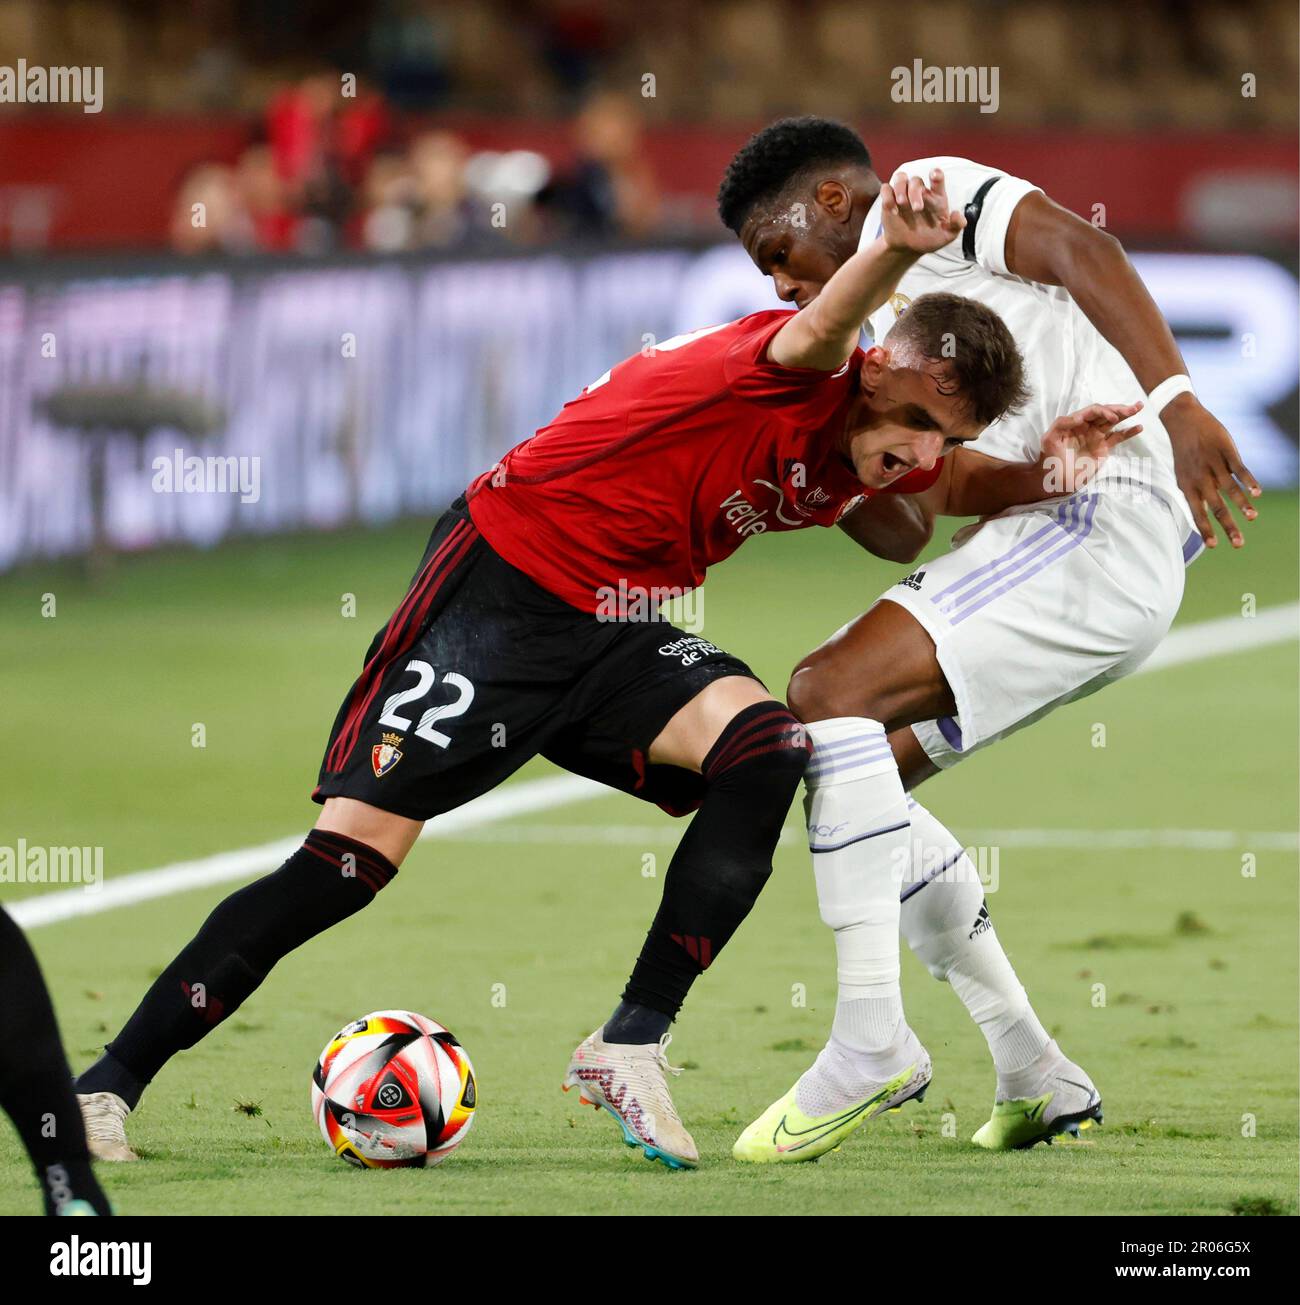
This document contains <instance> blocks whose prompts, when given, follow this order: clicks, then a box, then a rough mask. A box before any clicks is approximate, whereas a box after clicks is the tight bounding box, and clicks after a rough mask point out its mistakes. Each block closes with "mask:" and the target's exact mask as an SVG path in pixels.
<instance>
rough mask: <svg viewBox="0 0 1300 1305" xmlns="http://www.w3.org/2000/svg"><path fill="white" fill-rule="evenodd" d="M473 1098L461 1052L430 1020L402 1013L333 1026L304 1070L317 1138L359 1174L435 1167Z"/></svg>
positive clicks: (459, 1133)
mask: <svg viewBox="0 0 1300 1305" xmlns="http://www.w3.org/2000/svg"><path fill="white" fill-rule="evenodd" d="M477 1100H478V1088H477V1085H476V1083H475V1080H474V1067H473V1066H472V1065H471V1064H470V1060H469V1057H468V1056H467V1055H466V1054H465V1049H464V1048H463V1047H462V1046H461V1045H460V1043H459V1042H457V1041H456V1039H455V1038H454V1037H453V1036H452V1034H451V1033H450V1032H448V1030H447V1029H445V1028H443V1026H442V1025H441V1024H439V1023H438V1022H437V1021H436V1020H431V1019H427V1018H425V1016H423V1015H416V1014H415V1013H414V1012H412V1011H406V1010H381V1011H375V1012H374V1014H371V1015H366V1016H364V1017H363V1018H362V1019H359V1020H354V1021H353V1022H352V1023H351V1024H348V1025H346V1026H345V1027H343V1028H342V1029H340V1030H339V1031H338V1032H337V1033H336V1034H335V1035H334V1036H333V1037H332V1038H331V1039H330V1040H329V1042H328V1043H327V1044H326V1046H325V1050H324V1051H322V1052H321V1054H320V1059H319V1060H318V1061H317V1062H316V1068H315V1070H314V1072H313V1073H312V1087H311V1101H312V1113H313V1114H314V1115H315V1117H316V1124H317V1126H318V1127H319V1128H320V1131H321V1136H322V1137H324V1139H325V1141H326V1143H327V1144H328V1146H329V1148H330V1150H332V1151H333V1152H334V1154H335V1155H337V1156H339V1157H341V1158H342V1159H344V1160H346V1161H347V1162H348V1163H349V1164H352V1165H357V1166H358V1167H360V1168H364V1169H401V1168H409V1167H421V1166H423V1167H429V1166H432V1165H439V1164H441V1163H442V1162H443V1161H444V1160H446V1159H447V1157H448V1156H449V1155H451V1153H452V1152H453V1151H455V1149H456V1148H457V1147H458V1146H459V1145H460V1144H461V1143H462V1142H463V1141H464V1140H465V1135H466V1134H467V1133H468V1132H469V1128H470V1125H471V1124H472V1123H473V1122H474V1108H475V1105H476V1104H477Z"/></svg>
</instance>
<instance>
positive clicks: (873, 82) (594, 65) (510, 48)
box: [0, 0, 1297, 253]
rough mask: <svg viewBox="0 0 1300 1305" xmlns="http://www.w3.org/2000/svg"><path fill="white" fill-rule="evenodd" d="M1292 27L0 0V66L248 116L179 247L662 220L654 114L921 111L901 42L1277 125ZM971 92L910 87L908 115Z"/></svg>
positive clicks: (829, 12) (945, 58)
mask: <svg viewBox="0 0 1300 1305" xmlns="http://www.w3.org/2000/svg"><path fill="white" fill-rule="evenodd" d="M1264 32H1267V33H1269V39H1267V40H1264V39H1261V34H1262V33H1264ZM1296 46H1297V7H1296V5H1295V3H1294V0H1243V2H1241V3H1227V4H1225V3H1222V2H1219V0H1191V2H1189V3H1181V2H1178V0H1127V2H1117V0H1091V2H1090V3H1075V2H1073V0H1016V2H1014V3H1013V0H908V3H906V4H898V3H893V2H891V3H883V2H880V0H655V3H653V4H650V5H647V4H644V3H641V2H640V0H529V2H527V3H525V2H523V0H478V2H476V3H458V2H457V0H354V2H353V3H339V2H338V0H189V2H188V3H183V4H179V3H175V0H130V2H127V0H0V63H10V64H12V63H13V62H14V61H15V58H16V56H17V55H19V54H21V55H22V56H23V57H25V58H26V59H27V60H28V62H29V63H40V64H46V65H62V64H82V65H85V64H94V65H100V66H102V67H103V68H104V78H105V84H106V86H107V87H108V88H109V95H108V108H109V109H110V111H111V112H112V113H114V114H117V115H119V116H120V115H123V114H131V113H133V112H135V113H142V114H157V113H166V114H167V115H169V116H170V117H171V118H173V119H177V118H185V117H190V118H198V117H203V116H213V117H227V118H229V117H231V116H238V117H239V118H241V119H242V120H245V121H246V122H247V123H248V131H247V137H246V140H245V143H244V144H243V146H242V148H241V149H240V150H239V151H237V153H236V155H235V156H233V157H231V156H226V157H220V158H217V157H212V159H211V161H209V162H204V163H202V164H200V165H199V166H197V167H195V166H190V167H189V168H188V171H187V172H186V175H185V176H184V177H183V179H181V180H180V182H179V185H178V186H177V188H176V190H175V194H174V212H173V217H172V221H171V223H170V239H171V244H172V246H173V247H174V248H175V249H176V250H177V251H179V252H182V253H213V252H215V253H228V252H232V253H242V252H251V251H268V252H292V251H303V252H322V251H328V250H331V249H335V248H354V249H373V250H384V251H395V250H404V249H438V248H451V247H455V248H457V249H466V248H468V249H473V248H475V247H476V246H477V245H478V244H482V243H485V242H487V241H488V240H491V241H492V247H494V248H498V249H499V248H500V247H501V243H502V238H503V234H504V238H505V240H506V241H507V242H508V243H513V244H522V245H525V246H527V245H533V244H539V243H549V242H551V241H554V240H563V239H567V238H585V237H590V236H595V237H611V236H613V237H626V238H632V239H639V238H644V237H646V236H654V235H657V234H673V233H675V232H679V231H680V229H681V228H680V224H678V225H676V226H675V225H674V215H673V213H672V211H671V208H670V207H668V206H665V205H664V204H663V203H662V202H661V196H660V195H659V193H658V189H657V186H656V179H655V172H654V169H653V167H652V166H651V164H650V162H649V161H648V159H647V155H646V152H645V151H644V149H643V148H642V134H643V133H644V132H645V131H646V130H647V128H649V129H651V130H655V129H659V128H667V127H671V125H672V124H674V123H695V124H698V123H706V124H707V123H713V124H725V123H744V124H750V123H754V122H757V121H761V120H763V119H765V118H771V117H774V116H778V115H780V114H784V113H797V112H817V113H823V114H834V115H839V116H842V117H845V118H851V119H855V120H856V119H861V118H863V117H869V118H870V120H871V121H872V122H875V123H888V122H890V121H891V120H899V119H900V118H901V117H902V116H903V115H906V114H909V113H910V114H912V118H913V120H915V116H916V106H912V105H906V104H896V103H894V102H893V100H892V99H891V97H890V86H891V77H890V73H891V69H893V68H895V67H900V66H910V65H911V63H912V61H913V59H915V58H918V57H920V58H923V59H924V61H925V62H926V63H927V64H937V65H951V66H970V65H975V66H979V65H987V66H996V67H997V68H998V69H999V72H1000V88H999V104H998V111H997V114H996V115H991V116H990V117H987V118H984V119H983V120H982V121H981V123H980V125H981V126H983V125H989V126H991V125H992V124H993V118H994V117H996V122H997V125H998V127H999V128H1007V127H1012V128H1014V127H1016V126H1022V125H1032V126H1034V127H1037V128H1043V127H1047V128H1055V127H1060V128H1069V129H1077V128H1080V127H1086V128H1088V129H1090V130H1091V131H1093V132H1098V131H1105V130H1107V129H1108V128H1110V127H1111V126H1121V125H1122V126H1123V127H1125V128H1127V129H1133V128H1139V129H1143V130H1154V131H1159V130H1161V129H1165V128H1177V129H1196V128H1200V127H1206V126H1213V127H1215V128H1217V129H1232V128H1234V127H1240V128H1243V129H1246V130H1256V131H1257V130H1259V129H1261V128H1264V129H1268V128H1277V129H1279V130H1293V129H1294V125H1295V115H1296V91H1295V86H1296V81H1297V58H1296ZM305 49H310V50H313V51H315V52H317V57H314V58H313V60H312V61H311V62H309V63H308V62H304V61H303V59H302V57H301V53H300V52H301V51H303V50H305ZM345 72H346V73H351V74H354V75H355V77H356V88H355V94H353V95H350V96H346V97H345V96H344V95H342V94H340V76H341V74H342V73H345ZM647 74H650V75H651V76H652V80H651V81H649V82H647V80H646V78H647ZM1247 75H1250V76H1252V77H1253V78H1254V79H1255V83H1254V85H1253V87H1252V89H1253V91H1254V93H1253V95H1250V96H1248V97H1247V96H1243V93H1242V89H1241V85H1242V83H1241V79H1242V77H1243V76H1247ZM72 111H75V109H72V110H70V109H64V110H63V112H65V113H67V112H72ZM9 112H18V113H22V112H27V113H32V112H44V113H47V114H48V113H50V112H56V111H52V110H49V109H43V110H33V109H26V110H21V109H20V110H16V111H15V110H13V109H10V110H9ZM971 113H972V109H971V106H969V105H960V104H955V105H954V104H948V105H945V104H934V105H925V106H924V125H925V126H926V128H927V129H933V128H937V127H942V126H943V125H944V124H945V123H946V122H949V121H954V120H956V119H958V118H960V119H962V120H963V121H966V122H969V121H970V117H971ZM475 114H477V115H484V114H486V115H492V116H498V117H513V118H515V119H517V120H521V121H529V122H537V121H540V120H545V121H547V122H557V121H558V122H562V123H564V124H566V125H565V127H564V128H563V131H564V133H565V137H566V148H565V150H564V161H563V162H562V163H561V164H559V165H556V164H555V163H554V162H552V161H551V160H548V158H547V157H545V156H544V155H543V154H542V153H539V152H537V151H535V150H522V149H512V148H505V149H494V150H487V149H484V148H482V146H481V145H480V146H477V147H475V146H471V144H470V143H469V141H468V140H467V139H466V138H465V136H464V135H463V134H462V133H460V132H459V131H458V130H456V127H455V124H456V120H457V116H458V115H475ZM484 200H491V201H494V202H503V203H505V204H506V206H507V208H508V209H509V211H510V213H511V219H510V222H509V224H508V226H507V227H506V228H505V230H504V233H503V231H502V230H499V229H498V230H494V229H493V227H492V224H493V222H494V216H493V215H494V210H493V208H492V204H491V203H485V202H483V201H484ZM196 203H202V204H203V205H204V207H205V214H206V218H205V221H204V223H203V224H202V225H195V223H194V221H193V213H194V211H195V210H194V207H193V206H194V205H195V204H196Z"/></svg>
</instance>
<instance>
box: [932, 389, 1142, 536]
mask: <svg viewBox="0 0 1300 1305" xmlns="http://www.w3.org/2000/svg"><path fill="white" fill-rule="evenodd" d="M1141 406H1142V405H1141V404H1138V403H1104V404H1103V403H1094V404H1091V405H1090V406H1089V407H1087V408H1083V409H1081V410H1080V411H1078V412H1071V413H1068V414H1067V415H1066V416H1064V417H1058V418H1057V419H1056V420H1055V421H1054V422H1053V423H1052V425H1051V428H1050V429H1049V430H1048V432H1047V434H1045V435H1044V436H1043V445H1042V448H1043V451H1042V455H1041V456H1040V457H1039V458H1038V460H1037V461H1036V462H1004V461H1002V459H1000V458H990V457H988V456H987V455H986V454H983V453H976V452H975V451H974V450H973V449H955V450H954V451H953V452H952V453H950V454H948V457H947V459H946V460H947V462H949V463H950V464H951V471H950V472H949V473H948V476H947V478H946V481H944V482H940V483H941V484H943V486H944V494H943V499H942V500H941V501H937V500H934V499H931V500H930V504H931V507H932V510H933V511H935V512H936V513H938V514H939V515H941V516H952V517H987V516H994V515H996V514H997V513H999V512H1005V511H1006V510H1007V508H1011V507H1019V506H1020V505H1021V504H1023V503H1041V502H1043V501H1044V500H1046V499H1049V498H1061V497H1064V496H1066V495H1069V494H1075V493H1078V491H1079V490H1081V489H1082V488H1083V487H1084V486H1085V485H1086V484H1087V483H1088V482H1089V481H1090V480H1092V479H1093V478H1094V477H1095V476H1096V474H1097V472H1098V471H1099V470H1100V469H1101V466H1102V464H1103V463H1104V462H1105V461H1106V459H1107V458H1108V457H1110V455H1111V453H1112V451H1113V450H1114V449H1115V448H1116V447H1117V446H1118V445H1120V444H1122V443H1123V442H1124V441H1125V440H1127V439H1132V437H1133V436H1134V435H1138V434H1140V433H1141V431H1142V427H1141V426H1125V427H1124V428H1123V429H1122V430H1120V429H1117V427H1118V426H1119V423H1120V422H1123V421H1128V420H1129V418H1130V417H1133V416H1134V415H1135V414H1136V413H1137V412H1138V411H1139V409H1140V408H1141ZM935 488H936V489H938V488H939V485H938V484H936V486H935Z"/></svg>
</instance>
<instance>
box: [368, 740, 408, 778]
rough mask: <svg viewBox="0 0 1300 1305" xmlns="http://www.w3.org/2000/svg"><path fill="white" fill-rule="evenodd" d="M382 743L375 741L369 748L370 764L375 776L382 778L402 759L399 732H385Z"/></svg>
mask: <svg viewBox="0 0 1300 1305" xmlns="http://www.w3.org/2000/svg"><path fill="white" fill-rule="evenodd" d="M383 739H384V741H383V742H382V743H376V744H375V746H374V747H373V748H371V749H370V764H371V766H372V767H373V768H374V771H375V778H376V779H382V778H383V776H385V775H387V774H388V772H389V771H390V770H392V768H393V767H394V766H395V765H397V763H398V762H399V761H401V759H402V753H401V746H400V745H401V742H402V736H401V735H400V734H385V735H384V736H383Z"/></svg>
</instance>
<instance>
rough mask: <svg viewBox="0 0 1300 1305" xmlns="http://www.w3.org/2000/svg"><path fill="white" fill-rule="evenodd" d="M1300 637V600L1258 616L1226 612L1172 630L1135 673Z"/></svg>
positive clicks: (1264, 611)
mask: <svg viewBox="0 0 1300 1305" xmlns="http://www.w3.org/2000/svg"><path fill="white" fill-rule="evenodd" d="M1292 639H1300V603H1288V604H1287V605H1286V606H1285V607H1266V608H1265V609H1264V610H1263V611H1262V612H1257V613H1256V614H1255V615H1254V616H1224V617H1221V618H1220V619H1219V620H1217V621H1198V622H1197V623H1196V624H1195V625H1184V626H1180V627H1178V628H1176V629H1173V630H1170V631H1169V633H1168V634H1167V635H1166V636H1165V639H1164V642H1162V643H1161V645H1160V646H1159V647H1158V648H1157V649H1156V650H1155V652H1153V653H1152V654H1151V656H1150V657H1149V658H1148V659H1147V660H1146V661H1145V662H1143V663H1142V665H1141V666H1139V667H1138V668H1137V670H1136V671H1134V672H1133V673H1134V674H1135V675H1142V674H1144V673H1145V672H1147V671H1163V670H1165V669H1166V668H1167V667H1170V666H1182V665H1184V664H1185V663H1187V662H1199V661H1201V660H1203V659H1204V658H1207V657H1219V656H1222V655H1223V654H1225V653H1235V652H1251V651H1253V650H1254V649H1256V648H1266V647H1268V646H1269V645H1270V644H1275V643H1287V642H1289V641H1290V640H1292Z"/></svg>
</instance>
